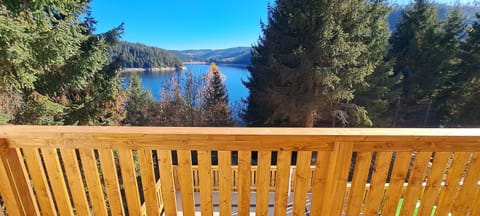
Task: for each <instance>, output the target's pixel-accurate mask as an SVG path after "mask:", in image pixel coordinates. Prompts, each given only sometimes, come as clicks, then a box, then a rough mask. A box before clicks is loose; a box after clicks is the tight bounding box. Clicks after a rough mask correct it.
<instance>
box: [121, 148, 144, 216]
mask: <svg viewBox="0 0 480 216" xmlns="http://www.w3.org/2000/svg"><path fill="white" fill-rule="evenodd" d="M118 158H119V162H120V171H121V172H122V180H123V185H124V187H125V196H126V198H127V207H128V213H129V214H130V215H140V214H141V210H140V195H139V193H138V184H137V175H136V173H135V164H134V163H133V153H132V150H131V149H119V150H118Z"/></svg>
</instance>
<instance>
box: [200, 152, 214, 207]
mask: <svg viewBox="0 0 480 216" xmlns="http://www.w3.org/2000/svg"><path fill="white" fill-rule="evenodd" d="M210 157H211V154H210V151H203V150H202V151H198V171H199V173H200V210H201V212H202V215H213V202H212V193H213V191H212V173H211V171H212V162H211V160H210Z"/></svg>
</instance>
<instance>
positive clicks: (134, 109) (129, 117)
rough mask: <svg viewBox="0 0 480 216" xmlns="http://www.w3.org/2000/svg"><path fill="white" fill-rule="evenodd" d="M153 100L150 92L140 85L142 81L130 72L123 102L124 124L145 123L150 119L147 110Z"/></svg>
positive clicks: (150, 107) (149, 108)
mask: <svg viewBox="0 0 480 216" xmlns="http://www.w3.org/2000/svg"><path fill="white" fill-rule="evenodd" d="M153 103H154V100H153V96H152V93H151V92H150V91H147V90H145V89H144V88H143V87H142V81H141V80H140V77H139V76H138V74H136V73H132V74H130V83H129V85H128V88H127V100H126V103H125V110H126V118H125V120H124V124H128V125H147V124H148V123H149V121H150V114H149V111H150V110H151V109H152V106H153Z"/></svg>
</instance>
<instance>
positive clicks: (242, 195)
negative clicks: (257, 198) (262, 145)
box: [238, 151, 252, 215]
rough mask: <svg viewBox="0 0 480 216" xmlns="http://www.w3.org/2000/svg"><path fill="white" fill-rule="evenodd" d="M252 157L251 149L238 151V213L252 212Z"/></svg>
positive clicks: (246, 213)
mask: <svg viewBox="0 0 480 216" xmlns="http://www.w3.org/2000/svg"><path fill="white" fill-rule="evenodd" d="M251 157H252V152H250V151H238V215H249V214H250V168H251Z"/></svg>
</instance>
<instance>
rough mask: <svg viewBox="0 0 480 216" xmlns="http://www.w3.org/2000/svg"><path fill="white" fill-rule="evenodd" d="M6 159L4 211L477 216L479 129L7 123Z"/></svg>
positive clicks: (2, 144) (3, 131)
mask: <svg viewBox="0 0 480 216" xmlns="http://www.w3.org/2000/svg"><path fill="white" fill-rule="evenodd" d="M192 151H195V152H196V155H197V157H198V158H197V161H198V165H192V157H191V153H192ZM214 151H215V152H216V155H217V156H216V157H218V165H212V160H211V159H212V154H211V153H212V152H214ZM232 152H235V154H234V155H235V158H233V159H234V160H232V155H233V154H232ZM0 155H1V160H0V198H1V200H0V205H1V206H3V209H2V210H0V215H2V214H5V213H7V214H8V215H91V214H94V215H160V214H165V215H177V213H178V212H180V209H181V212H182V213H183V215H194V214H195V213H196V211H198V212H200V213H201V214H202V215H212V214H213V213H214V212H217V211H218V212H219V213H220V214H221V215H232V213H238V215H248V214H250V213H252V214H253V213H256V214H257V215H272V214H274V215H286V214H287V213H288V214H290V213H292V214H293V215H304V214H305V212H309V213H310V215H343V214H346V215H360V214H364V215H378V214H382V215H395V213H396V212H397V211H400V214H401V215H412V214H413V213H414V212H415V211H417V212H418V215H431V214H432V212H435V213H436V214H437V215H447V214H448V213H452V214H453V215H480V208H479V206H480V187H479V181H480V130H479V129H338V128H331V129H306V128H304V129H299V128H298V129H291V128H153V127H152V128H143V127H40V126H2V127H0ZM252 155H255V157H252ZM272 157H274V158H275V160H272ZM172 158H173V159H174V161H176V162H175V163H173V162H172ZM232 161H233V164H232ZM272 161H273V162H272ZM252 164H253V165H252ZM234 194H235V195H234ZM272 197H273V198H272ZM180 202H181V205H180V204H179V203H180ZM177 204H179V205H177ZM198 206H199V208H197V207H198ZM216 206H218V207H216ZM290 208H291V209H290ZM288 209H290V210H288Z"/></svg>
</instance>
